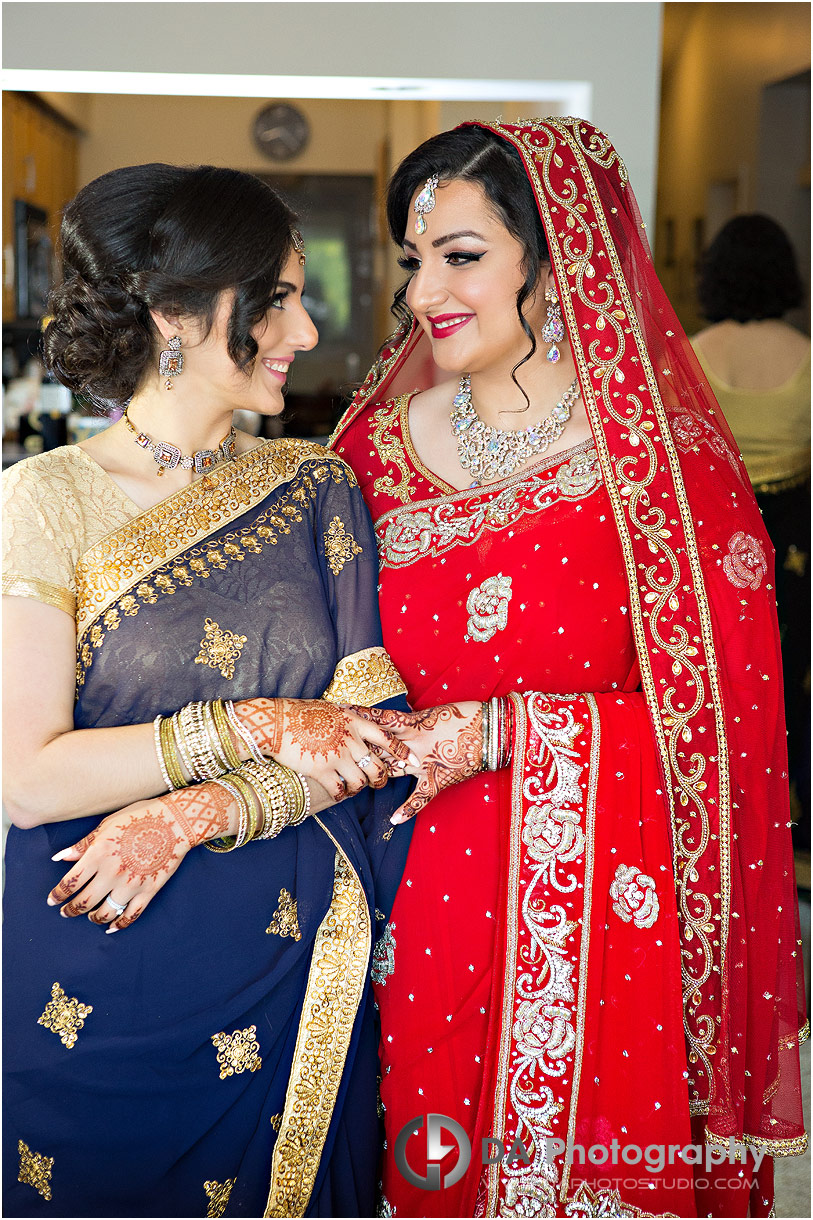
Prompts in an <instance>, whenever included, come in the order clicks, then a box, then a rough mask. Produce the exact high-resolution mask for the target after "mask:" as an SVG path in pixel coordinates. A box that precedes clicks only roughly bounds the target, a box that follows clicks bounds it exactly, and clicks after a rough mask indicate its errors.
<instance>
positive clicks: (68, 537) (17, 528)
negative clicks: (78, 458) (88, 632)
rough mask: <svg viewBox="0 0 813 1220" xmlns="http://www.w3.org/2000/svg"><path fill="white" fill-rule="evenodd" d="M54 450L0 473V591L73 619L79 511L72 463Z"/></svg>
mask: <svg viewBox="0 0 813 1220" xmlns="http://www.w3.org/2000/svg"><path fill="white" fill-rule="evenodd" d="M59 452H60V451H58V450H56V451H54V453H53V454H42V455H41V456H38V457H34V458H28V459H26V460H24V461H22V462H18V463H17V464H16V465H15V466H12V467H11V469H10V470H8V471H6V473H5V474H4V475H3V531H2V532H3V593H5V594H11V595H13V596H15V597H30V598H33V599H34V600H35V601H38V602H45V603H46V604H47V605H49V606H57V607H58V608H59V609H60V610H64V611H65V612H66V614H70V615H71V616H73V615H74V611H75V605H76V598H75V583H74V568H75V565H76V558H77V556H76V542H77V541H78V539H77V538H76V535H77V534H78V533H79V530H78V528H77V527H78V526H79V525H80V512H79V509H78V505H77V502H76V491H75V486H74V479H73V471H72V470H71V468H70V467H71V463H70V462H69V461H68V462H65V461H61V460H60V456H59ZM45 459H49V460H45Z"/></svg>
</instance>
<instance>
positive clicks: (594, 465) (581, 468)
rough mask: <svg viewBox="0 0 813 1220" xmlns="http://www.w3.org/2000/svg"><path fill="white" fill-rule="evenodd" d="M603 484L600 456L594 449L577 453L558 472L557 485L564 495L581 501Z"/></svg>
mask: <svg viewBox="0 0 813 1220" xmlns="http://www.w3.org/2000/svg"><path fill="white" fill-rule="evenodd" d="M600 482H601V471H600V469H599V465H598V455H597V453H596V451H595V450H594V449H590V450H588V451H587V453H577V454H576V456H575V457H572V458H571V459H570V461H569V462H563V463H562V465H561V466H560V467H559V469H558V470H557V471H556V484H557V486H558V488H559V490H560V492H561V493H562V495H563V496H564V497H565V498H566V499H568V500H570V499H580V498H581V497H582V496H586V495H588V494H589V493H590V492H591V491H594V490H595V489H596V487H598V485H599V483H600Z"/></svg>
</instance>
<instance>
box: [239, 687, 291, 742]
mask: <svg viewBox="0 0 813 1220" xmlns="http://www.w3.org/2000/svg"><path fill="white" fill-rule="evenodd" d="M284 702H285V700H283V699H247V700H244V701H243V702H242V703H235V705H234V710H235V713H236V714H237V716H238V717H239V718H240V722H241V724H243V725H245V727H246V728H247V729H248V731H249V733H250V734H251V736H252V737H253V738H254V740H255V741H256V743H257V745H258V746H259V748H260V750H261V751H262V752H263V754H268V755H273V754H277V753H279V750H280V748H281V746H282V733H283V729H284V725H285V720H284V707H283V704H284Z"/></svg>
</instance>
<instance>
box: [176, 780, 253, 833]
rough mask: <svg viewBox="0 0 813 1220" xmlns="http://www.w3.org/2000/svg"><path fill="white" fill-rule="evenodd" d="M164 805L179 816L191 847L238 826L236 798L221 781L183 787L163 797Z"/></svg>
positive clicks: (180, 825) (177, 820)
mask: <svg viewBox="0 0 813 1220" xmlns="http://www.w3.org/2000/svg"><path fill="white" fill-rule="evenodd" d="M160 804H162V805H164V806H165V807H166V809H167V810H168V811H169V813H170V814H171V815H172V817H173V818H174V819H175V821H176V822H177V824H178V827H179V828H180V830H181V831H182V832H183V834H184V835H185V837H186V839H187V841H188V843H189V846H190V847H197V846H198V844H200V843H205V842H208V840H209V839H219V838H221V836H222V835H224V834H232V833H234V832H235V831H236V829H237V812H236V806H235V802H234V798H233V797H232V796H231V794H230V793H228V792H227V791H226V790H225V789H224V788H221V787H220V786H219V785H218V784H200V785H199V786H197V787H194V788H179V789H178V790H177V791H175V792H169V793H167V795H166V796H162V797H161V799H160Z"/></svg>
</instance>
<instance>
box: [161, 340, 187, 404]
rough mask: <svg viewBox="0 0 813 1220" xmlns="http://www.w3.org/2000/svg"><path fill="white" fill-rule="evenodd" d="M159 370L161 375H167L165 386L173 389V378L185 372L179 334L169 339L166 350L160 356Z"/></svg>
mask: <svg viewBox="0 0 813 1220" xmlns="http://www.w3.org/2000/svg"><path fill="white" fill-rule="evenodd" d="M158 372H159V375H160V376H161V377H166V381H165V382H164V388H165V389H167V390H171V389H172V378H173V377H180V375H181V373H182V372H183V353H182V352H181V340H180V338H179V337H178V335H173V336H172V338H171V339H168V340H167V346H166V350H165V351H163V352H161V354H160V356H159V357H158Z"/></svg>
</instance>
